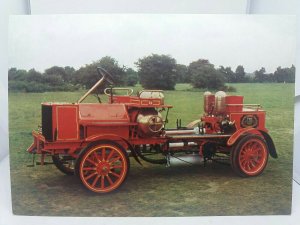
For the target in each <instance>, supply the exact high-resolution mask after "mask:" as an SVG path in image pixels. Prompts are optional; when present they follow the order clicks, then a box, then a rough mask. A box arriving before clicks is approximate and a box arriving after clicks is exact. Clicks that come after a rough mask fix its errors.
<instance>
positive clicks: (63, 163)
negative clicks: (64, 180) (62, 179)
mask: <svg viewBox="0 0 300 225" xmlns="http://www.w3.org/2000/svg"><path fill="white" fill-rule="evenodd" d="M52 161H53V164H54V165H55V166H56V168H57V169H59V170H60V171H61V172H63V173H64V174H66V175H74V168H75V159H74V158H73V157H72V156H63V155H53V156H52Z"/></svg>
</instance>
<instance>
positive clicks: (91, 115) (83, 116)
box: [27, 82, 276, 193]
mask: <svg viewBox="0 0 300 225" xmlns="http://www.w3.org/2000/svg"><path fill="white" fill-rule="evenodd" d="M100 83H101V82H100ZM126 90H127V89H126ZM153 93H154V94H153ZM130 94H131V93H130ZM152 96H154V97H152ZM84 97H86V96H84ZM84 97H82V99H84ZM204 98H205V101H204V115H203V116H202V117H201V118H199V120H196V122H193V123H190V124H189V126H188V127H186V128H184V129H182V128H181V127H178V128H175V129H165V128H164V127H162V129H155V130H153V129H150V128H151V127H150V126H154V128H157V126H158V125H159V126H161V125H162V124H161V123H162V122H161V121H162V118H161V115H160V113H159V111H160V110H163V109H167V110H169V109H170V108H172V106H170V105H166V104H165V102H164V98H163V94H162V93H161V91H155V90H150V91H148V92H147V91H145V92H143V94H141V95H137V96H130V95H125V96H116V95H109V96H108V99H109V101H108V102H109V103H102V104H100V103H81V101H79V102H78V103H42V124H43V127H42V132H36V131H33V133H32V135H33V139H34V141H33V143H32V145H31V146H30V147H29V148H28V149H27V151H28V152H29V153H36V154H42V155H43V156H45V155H67V156H72V157H73V158H74V159H77V160H76V161H77V162H76V165H79V166H77V168H78V170H79V171H78V172H79V174H80V179H81V181H82V182H83V184H84V185H85V186H86V187H87V188H88V189H90V190H92V191H95V192H99V193H106V192H110V191H112V190H114V189H116V188H117V187H119V185H120V184H121V183H122V182H123V181H124V179H125V177H126V175H127V172H128V166H129V165H128V163H129V161H128V160H127V157H128V155H127V153H126V151H131V153H132V154H131V155H133V156H135V159H137V153H138V152H136V150H135V149H136V148H137V149H138V148H139V147H140V146H144V147H146V146H156V147H159V149H160V151H161V153H162V154H163V155H165V156H166V158H167V156H168V155H169V154H170V153H172V154H173V153H176V152H180V151H185V152H187V153H190V152H192V153H194V152H198V155H199V156H200V157H203V158H209V157H211V155H210V154H208V153H207V152H211V154H212V155H213V154H215V153H222V154H227V155H229V154H231V155H232V153H233V152H232V151H233V150H232V149H233V148H232V146H233V145H234V144H235V143H238V142H239V140H240V138H241V137H244V136H247V135H258V136H259V137H261V138H262V139H264V136H266V133H267V132H268V130H267V129H266V128H265V117H266V112H265V111H264V110H262V109H261V107H260V106H259V105H249V104H248V105H245V104H243V99H244V97H243V96H226V94H225V93H221V95H218V97H215V95H213V94H211V93H206V94H205V95H204ZM215 106H217V107H218V110H215V108H214V107H215ZM148 117H149V119H147V118H148ZM152 118H153V119H152ZM154 119H155V121H154ZM153 121H154V122H153ZM158 122H159V124H156V123H158ZM148 128H149V129H148ZM159 128H161V127H159ZM103 141H106V142H107V143H109V144H107V143H106V144H97V143H99V142H101V143H102V142H103ZM255 141H256V143H254V142H255ZM268 142H270V140H268ZM91 146H94V147H91ZM207 146H210V147H207ZM212 146H213V147H212ZM255 146H259V147H255ZM272 146H273V145H272ZM266 148H267V147H266V145H262V143H260V141H259V140H252V142H251V141H249V142H247V143H245V144H244V145H243V146H242V148H241V150H240V152H241V153H240V157H239V161H240V164H241V168H242V169H244V173H245V174H247V175H248V176H252V175H256V174H257V173H256V171H257V170H259V168H263V167H261V166H260V165H261V164H264V163H265V162H264V156H265V154H267V153H266V152H268V151H265V149H266ZM249 149H250V150H249ZM274 151H275V148H274ZM253 152H254V153H255V154H257V155H258V156H259V157H256V158H255V159H254V158H253V157H252V155H253V154H254V153H253ZM272 152H273V150H272ZM275 153H276V151H275ZM275 153H274V155H276V154H275ZM114 159H115V160H114ZM250 159H251V160H252V161H251V160H250ZM110 160H113V162H112V161H110ZM249 160H250V161H249ZM115 162H118V166H117V167H118V170H117V171H118V172H117V173H116V172H115V171H114V170H115V169H117V167H115V166H116V165H115ZM245 162H247V163H245ZM246 164H247V165H246ZM250 164H251V165H250ZM253 165H254V166H253ZM75 167H76V166H75Z"/></svg>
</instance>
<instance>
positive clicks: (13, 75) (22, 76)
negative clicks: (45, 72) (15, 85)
mask: <svg viewBox="0 0 300 225" xmlns="http://www.w3.org/2000/svg"><path fill="white" fill-rule="evenodd" d="M26 77H27V71H26V70H19V69H17V68H10V69H9V70H8V80H22V81H24V80H26Z"/></svg>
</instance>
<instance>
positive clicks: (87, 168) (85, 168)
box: [82, 167, 96, 171]
mask: <svg viewBox="0 0 300 225" xmlns="http://www.w3.org/2000/svg"><path fill="white" fill-rule="evenodd" d="M82 169H83V170H85V171H90V170H96V167H83V168H82Z"/></svg>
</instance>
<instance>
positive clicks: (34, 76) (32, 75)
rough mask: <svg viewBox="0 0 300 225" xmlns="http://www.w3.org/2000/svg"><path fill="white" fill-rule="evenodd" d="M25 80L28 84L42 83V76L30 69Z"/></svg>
mask: <svg viewBox="0 0 300 225" xmlns="http://www.w3.org/2000/svg"><path fill="white" fill-rule="evenodd" d="M26 80H27V81H29V82H35V83H42V82H43V75H42V74H41V73H40V72H38V71H36V70H35V69H30V70H29V71H28V72H27V76H26Z"/></svg>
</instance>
